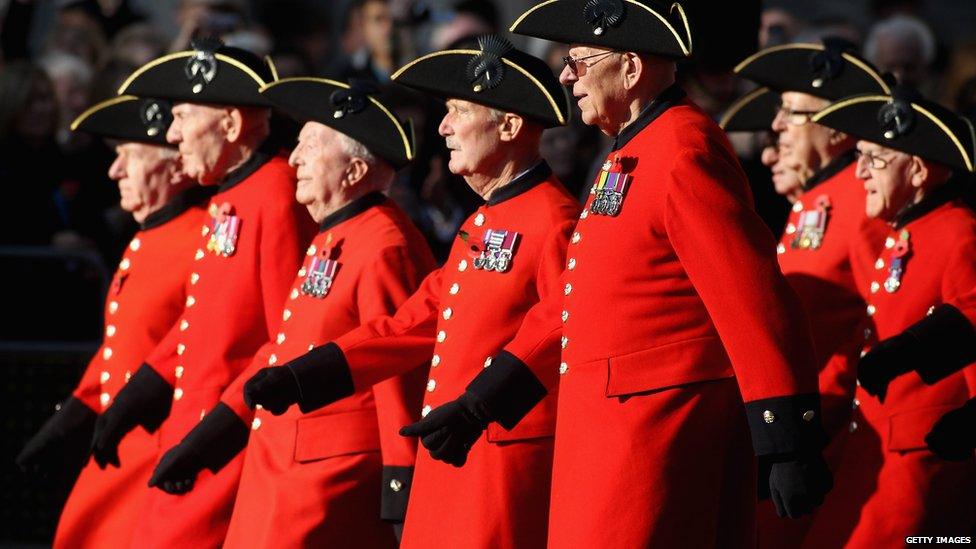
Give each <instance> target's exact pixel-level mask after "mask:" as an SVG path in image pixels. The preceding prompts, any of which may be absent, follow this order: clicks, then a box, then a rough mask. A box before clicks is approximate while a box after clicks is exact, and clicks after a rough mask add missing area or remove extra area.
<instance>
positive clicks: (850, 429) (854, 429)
mask: <svg viewBox="0 0 976 549" xmlns="http://www.w3.org/2000/svg"><path fill="white" fill-rule="evenodd" d="M847 430H848V431H850V432H852V433H853V432H854V431H857V422H856V421H852V422H851V425H850V426H849V427H848V428H847Z"/></svg>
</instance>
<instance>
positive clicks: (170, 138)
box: [166, 119, 183, 145]
mask: <svg viewBox="0 0 976 549" xmlns="http://www.w3.org/2000/svg"><path fill="white" fill-rule="evenodd" d="M182 140H183V136H182V135H180V128H179V122H177V121H176V120H175V119H174V120H173V123H172V124H170V125H169V129H168V130H166V142H167V143H169V144H171V145H179V144H180V141H182Z"/></svg>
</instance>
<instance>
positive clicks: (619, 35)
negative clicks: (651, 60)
mask: <svg viewBox="0 0 976 549" xmlns="http://www.w3.org/2000/svg"><path fill="white" fill-rule="evenodd" d="M621 1H622V2H623V7H624V15H623V18H622V19H621V21H620V22H619V23H618V24H617V25H608V26H606V27H602V29H603V30H602V32H600V33H599V34H596V33H595V29H594V26H593V25H592V24H590V23H589V22H588V21H587V20H586V16H585V12H584V7H585V5H586V2H587V0H548V1H546V2H541V3H539V4H537V5H535V6H533V7H531V8H529V9H528V10H527V11H525V12H524V13H523V14H522V15H520V16H519V17H518V18H517V19H516V20H515V22H514V23H512V26H511V27H510V28H509V31H511V32H513V33H515V34H523V35H526V36H534V37H536V38H544V39H546V40H552V41H554V42H562V43H564V44H588V45H592V46H597V47H601V48H607V49H611V50H618V51H629V52H635V53H646V54H651V55H659V56H664V57H669V58H674V59H681V58H686V57H689V56H690V55H691V51H692V39H691V27H690V26H689V24H688V17H687V15H686V14H685V10H684V8H683V7H682V6H681V4H679V3H677V2H675V3H674V4H672V5H671V12H670V13H668V14H662V13H660V12H659V11H657V10H655V9H654V8H652V7H651V6H648V5H647V4H644V3H642V2H638V1H636V0H621Z"/></svg>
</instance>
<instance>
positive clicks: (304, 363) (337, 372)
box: [285, 343, 356, 414]
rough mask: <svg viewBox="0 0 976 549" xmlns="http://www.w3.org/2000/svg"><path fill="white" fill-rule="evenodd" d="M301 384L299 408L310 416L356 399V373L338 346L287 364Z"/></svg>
mask: <svg viewBox="0 0 976 549" xmlns="http://www.w3.org/2000/svg"><path fill="white" fill-rule="evenodd" d="M285 366H286V367H287V368H288V369H289V370H291V373H292V374H294V375H295V381H296V382H297V383H298V408H299V409H300V410H301V411H302V413H305V414H307V413H309V412H313V411H315V410H318V409H319V408H321V407H323V406H326V405H328V404H332V403H333V402H335V401H337V400H341V399H343V398H346V397H347V396H352V394H353V393H355V392H356V390H355V388H354V387H353V384H352V373H351V372H350V371H349V363H348V362H346V356H345V355H344V354H342V349H340V348H339V346H338V345H336V344H335V343H327V344H325V345H323V346H321V347H316V348H314V349H312V350H311V351H309V352H307V353H305V354H304V355H302V356H300V357H298V358H296V359H295V360H292V361H291V362H289V363H288V364H286V365H285Z"/></svg>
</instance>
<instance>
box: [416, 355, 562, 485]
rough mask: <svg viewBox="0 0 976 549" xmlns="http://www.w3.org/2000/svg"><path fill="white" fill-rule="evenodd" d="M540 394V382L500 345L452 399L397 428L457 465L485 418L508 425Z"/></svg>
mask: <svg viewBox="0 0 976 549" xmlns="http://www.w3.org/2000/svg"><path fill="white" fill-rule="evenodd" d="M545 396H546V388H545V387H544V386H543V385H542V383H541V382H539V380H538V378H536V377H535V374H533V373H532V371H531V370H530V369H529V368H528V366H526V365H525V363H523V362H522V361H521V360H519V359H518V358H517V357H516V356H514V355H512V354H510V353H508V352H506V351H502V352H500V353H498V355H497V356H496V357H495V359H494V360H493V361H492V363H491V366H489V367H487V368H483V369H481V371H480V372H479V373H478V375H477V376H475V378H474V379H473V380H471V383H470V384H468V387H467V390H466V391H465V392H464V393H462V394H461V396H460V397H458V399H457V400H454V401H451V402H448V403H446V404H443V405H441V406H438V407H437V408H435V409H433V410H431V411H430V413H428V414H427V417H425V418H423V419H421V420H420V421H418V422H417V423H414V424H413V425H408V426H407V427H404V428H403V429H401V430H400V434H401V435H403V436H419V437H421V438H420V442H421V444H423V445H424V448H427V449H428V450H430V455H431V457H433V458H434V459H436V460H440V461H444V462H446V463H450V464H451V465H454V466H455V467H460V466H462V465H464V463H465V462H466V461H467V460H468V452H469V451H470V450H471V445H472V444H474V442H475V441H476V440H478V437H480V436H481V432H482V431H484V430H485V429H486V428H487V427H488V424H489V423H491V422H492V421H496V422H498V424H500V425H501V426H502V427H504V428H506V429H511V428H513V427H515V425H516V424H518V422H519V421H520V420H521V419H522V418H523V417H524V416H525V414H527V413H529V410H531V409H532V408H533V407H534V406H535V405H536V404H538V403H539V401H540V400H542V399H543V398H544V397H545Z"/></svg>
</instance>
